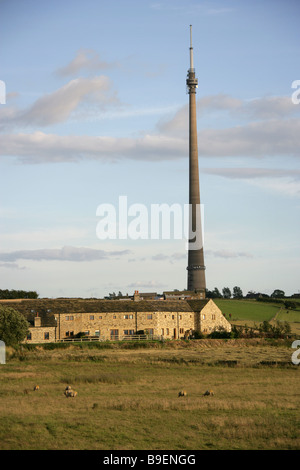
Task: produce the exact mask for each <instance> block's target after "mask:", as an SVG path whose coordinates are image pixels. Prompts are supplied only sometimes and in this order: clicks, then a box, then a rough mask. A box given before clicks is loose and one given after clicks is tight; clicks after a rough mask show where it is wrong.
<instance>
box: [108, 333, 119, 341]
mask: <svg viewBox="0 0 300 470" xmlns="http://www.w3.org/2000/svg"><path fill="white" fill-rule="evenodd" d="M110 339H111V340H112V341H118V339H119V330H110Z"/></svg>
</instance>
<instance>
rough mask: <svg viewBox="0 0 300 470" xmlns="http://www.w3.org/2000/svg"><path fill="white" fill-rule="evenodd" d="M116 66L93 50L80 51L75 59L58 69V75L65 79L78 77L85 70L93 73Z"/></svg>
mask: <svg viewBox="0 0 300 470" xmlns="http://www.w3.org/2000/svg"><path fill="white" fill-rule="evenodd" d="M115 65H116V64H112V63H109V62H105V61H103V60H101V59H100V56H99V54H98V53H97V52H96V51H94V50H92V49H79V51H77V54H76V56H75V57H74V59H73V60H71V62H70V63H69V64H67V65H66V66H64V67H61V68H59V69H57V71H56V73H57V75H59V76H62V77H65V76H69V75H76V74H78V73H79V72H80V71H83V70H85V71H93V72H95V71H97V70H106V69H108V68H111V67H113V66H115Z"/></svg>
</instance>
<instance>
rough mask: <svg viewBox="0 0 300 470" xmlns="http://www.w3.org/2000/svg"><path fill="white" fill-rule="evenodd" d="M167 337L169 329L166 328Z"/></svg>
mask: <svg viewBox="0 0 300 470" xmlns="http://www.w3.org/2000/svg"><path fill="white" fill-rule="evenodd" d="M166 333H167V336H168V335H169V328H166Z"/></svg>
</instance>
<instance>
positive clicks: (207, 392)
mask: <svg viewBox="0 0 300 470" xmlns="http://www.w3.org/2000/svg"><path fill="white" fill-rule="evenodd" d="M203 395H204V396H205V397H213V396H214V392H213V391H212V390H206V392H205V393H203Z"/></svg>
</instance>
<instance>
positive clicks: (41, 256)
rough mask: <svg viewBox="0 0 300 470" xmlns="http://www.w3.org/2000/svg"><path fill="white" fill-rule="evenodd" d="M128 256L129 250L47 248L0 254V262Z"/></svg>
mask: <svg viewBox="0 0 300 470" xmlns="http://www.w3.org/2000/svg"><path fill="white" fill-rule="evenodd" d="M128 254H130V250H119V251H104V250H97V249H93V248H85V247H74V246H64V247H63V248H57V249H55V248H49V249H46V248H45V249H41V250H18V251H12V252H9V253H0V261H5V262H9V263H10V262H14V261H17V260H20V259H22V260H32V261H57V260H58V261H75V262H82V261H97V260H106V259H109V258H110V257H117V256H123V255H128Z"/></svg>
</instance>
